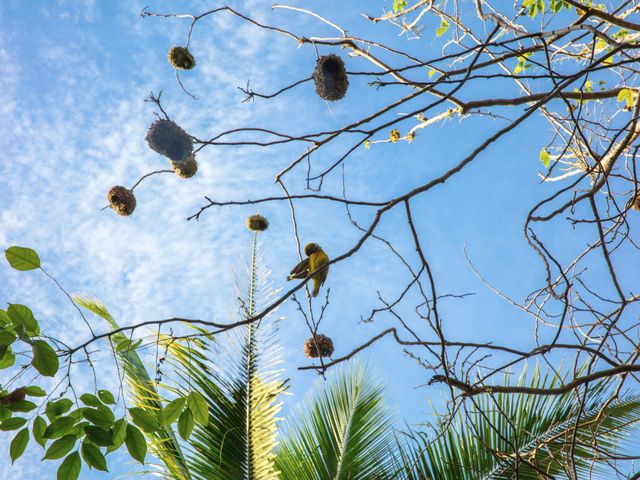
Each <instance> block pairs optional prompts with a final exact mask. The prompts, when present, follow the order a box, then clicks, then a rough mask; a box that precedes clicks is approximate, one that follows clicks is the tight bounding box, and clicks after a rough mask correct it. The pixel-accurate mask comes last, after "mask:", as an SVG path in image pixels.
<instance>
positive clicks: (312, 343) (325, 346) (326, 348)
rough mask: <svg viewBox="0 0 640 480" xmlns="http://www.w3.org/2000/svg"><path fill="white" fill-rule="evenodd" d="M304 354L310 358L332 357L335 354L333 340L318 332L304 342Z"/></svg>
mask: <svg viewBox="0 0 640 480" xmlns="http://www.w3.org/2000/svg"><path fill="white" fill-rule="evenodd" d="M304 354H305V355H306V356H307V357H309V358H318V357H330V356H331V355H332V354H333V340H331V339H330V338H329V337H327V336H326V335H322V334H318V335H315V336H314V337H311V338H308V339H307V340H306V341H305V342H304Z"/></svg>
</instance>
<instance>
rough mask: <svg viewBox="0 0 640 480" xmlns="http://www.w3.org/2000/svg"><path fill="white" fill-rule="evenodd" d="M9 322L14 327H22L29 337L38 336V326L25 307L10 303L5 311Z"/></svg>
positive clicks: (28, 309)
mask: <svg viewBox="0 0 640 480" xmlns="http://www.w3.org/2000/svg"><path fill="white" fill-rule="evenodd" d="M7 313H8V314H9V318H10V319H11V322H12V323H13V324H14V325H15V326H16V327H18V326H20V325H22V326H23V327H24V330H25V332H26V334H27V335H29V336H30V337H33V336H36V335H39V334H40V326H39V325H38V321H37V320H36V318H35V317H34V316H33V312H32V311H31V309H30V308H29V307H27V306H26V305H21V304H19V303H12V304H11V305H9V308H8V309H7Z"/></svg>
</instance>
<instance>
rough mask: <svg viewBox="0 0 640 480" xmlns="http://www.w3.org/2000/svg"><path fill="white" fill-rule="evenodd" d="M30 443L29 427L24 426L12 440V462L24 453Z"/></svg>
mask: <svg viewBox="0 0 640 480" xmlns="http://www.w3.org/2000/svg"><path fill="white" fill-rule="evenodd" d="M28 443H29V429H28V428H23V429H22V430H20V431H19V432H18V434H17V435H16V436H15V437H14V438H13V440H11V445H10V446H9V455H10V456H11V463H13V462H15V461H16V460H17V459H18V458H20V456H21V455H22V454H23V453H24V450H25V449H26V448H27V444H28Z"/></svg>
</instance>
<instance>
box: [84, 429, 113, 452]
mask: <svg viewBox="0 0 640 480" xmlns="http://www.w3.org/2000/svg"><path fill="white" fill-rule="evenodd" d="M84 433H86V435H87V438H88V439H89V440H91V441H92V442H93V443H95V444H96V445H98V446H100V447H110V446H111V445H113V432H111V430H105V429H104V428H100V427H95V426H93V425H88V426H86V427H84Z"/></svg>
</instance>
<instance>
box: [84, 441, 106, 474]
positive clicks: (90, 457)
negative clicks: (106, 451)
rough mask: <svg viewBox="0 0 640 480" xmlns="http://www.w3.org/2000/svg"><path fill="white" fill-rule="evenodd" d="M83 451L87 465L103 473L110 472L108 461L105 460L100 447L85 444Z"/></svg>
mask: <svg viewBox="0 0 640 480" xmlns="http://www.w3.org/2000/svg"><path fill="white" fill-rule="evenodd" d="M81 451H82V458H84V461H85V462H86V464H87V465H89V466H90V467H93V468H95V469H96V470H101V471H103V472H108V471H109V470H108V469H107V459H106V458H104V455H103V454H102V452H101V451H100V450H99V449H98V447H96V446H94V445H91V444H90V443H86V442H85V443H83V444H82V448H81Z"/></svg>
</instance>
